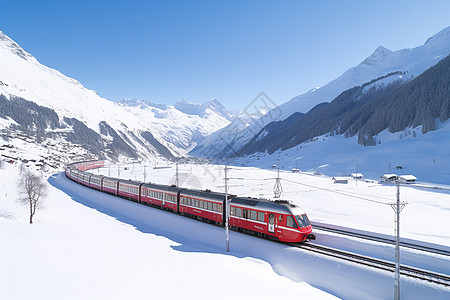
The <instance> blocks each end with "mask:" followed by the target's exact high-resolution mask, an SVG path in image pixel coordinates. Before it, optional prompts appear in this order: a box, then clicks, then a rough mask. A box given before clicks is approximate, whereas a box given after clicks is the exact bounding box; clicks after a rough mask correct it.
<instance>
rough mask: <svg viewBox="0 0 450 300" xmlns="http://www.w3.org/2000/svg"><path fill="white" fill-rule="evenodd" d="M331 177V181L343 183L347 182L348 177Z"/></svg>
mask: <svg viewBox="0 0 450 300" xmlns="http://www.w3.org/2000/svg"><path fill="white" fill-rule="evenodd" d="M331 179H332V180H333V183H343V184H347V183H348V177H333V178H331Z"/></svg>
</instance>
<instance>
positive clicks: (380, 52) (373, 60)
mask: <svg viewBox="0 0 450 300" xmlns="http://www.w3.org/2000/svg"><path fill="white" fill-rule="evenodd" d="M391 53H392V51H391V50H389V49H387V48H385V47H383V46H378V47H377V49H375V51H373V53H372V54H371V55H370V56H369V57H368V58H366V59H365V60H364V61H363V62H362V63H361V64H364V65H369V66H373V65H376V64H377V63H379V62H380V61H382V60H383V59H384V58H385V57H386V56H388V55H390V54H391Z"/></svg>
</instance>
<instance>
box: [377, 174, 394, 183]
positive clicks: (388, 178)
mask: <svg viewBox="0 0 450 300" xmlns="http://www.w3.org/2000/svg"><path fill="white" fill-rule="evenodd" d="M380 178H381V181H383V182H391V181H395V180H396V179H397V174H383V175H381V176H380Z"/></svg>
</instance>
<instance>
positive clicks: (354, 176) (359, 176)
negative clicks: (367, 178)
mask: <svg viewBox="0 0 450 300" xmlns="http://www.w3.org/2000/svg"><path fill="white" fill-rule="evenodd" d="M348 176H350V177H351V178H353V179H361V178H363V177H364V176H363V174H361V173H352V174H349V175H348Z"/></svg>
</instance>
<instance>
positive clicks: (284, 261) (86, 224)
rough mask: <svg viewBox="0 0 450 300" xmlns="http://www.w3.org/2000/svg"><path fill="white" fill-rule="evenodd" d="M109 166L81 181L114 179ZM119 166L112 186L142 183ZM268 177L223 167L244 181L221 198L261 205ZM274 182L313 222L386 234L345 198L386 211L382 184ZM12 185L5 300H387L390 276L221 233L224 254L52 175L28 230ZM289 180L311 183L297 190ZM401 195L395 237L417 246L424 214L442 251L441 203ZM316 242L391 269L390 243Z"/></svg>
mask: <svg viewBox="0 0 450 300" xmlns="http://www.w3.org/2000/svg"><path fill="white" fill-rule="evenodd" d="M117 167H118V165H111V166H109V167H106V168H103V169H102V170H93V171H92V172H93V173H94V174H100V173H108V172H111V175H112V176H114V173H116V172H117ZM119 167H120V173H121V177H122V178H131V179H141V178H142V177H143V175H144V174H143V166H138V165H135V166H133V165H128V166H126V167H127V170H125V165H119ZM161 167H162V166H159V168H157V169H152V168H150V167H149V166H147V168H146V173H147V174H146V176H147V180H148V179H149V178H150V179H151V181H152V182H157V183H164V184H167V183H170V182H171V181H173V180H174V170H175V167H174V166H168V168H161ZM179 169H180V182H181V183H182V185H183V186H186V187H189V186H192V187H196V188H214V189H215V190H220V189H221V188H222V189H223V187H221V184H222V183H221V182H222V181H223V180H222V178H223V171H222V170H223V169H222V166H215V165H180V166H179ZM274 176H275V171H274V170H262V169H257V168H237V167H234V168H232V169H231V170H230V177H232V178H245V179H246V181H245V182H239V181H238V180H237V179H235V180H234V181H231V182H230V186H231V188H230V192H231V193H238V194H239V195H244V194H246V195H254V196H258V195H262V196H266V197H267V196H270V194H271V193H272V191H271V190H272V187H273V184H274V180H273V177H274ZM281 176H282V178H283V179H284V180H283V181H282V183H283V188H284V191H285V193H284V194H283V199H289V200H292V201H293V202H295V203H297V204H300V205H301V206H302V208H304V209H305V210H306V212H307V213H308V216H309V218H310V219H311V220H312V221H316V222H318V221H322V222H326V223H335V224H341V225H342V226H349V227H352V228H359V229H368V230H369V231H380V232H385V233H391V232H392V228H393V222H392V216H393V213H392V211H390V207H385V206H384V205H380V204H376V203H370V202H367V201H359V200H357V198H353V197H346V196H345V194H348V195H353V196H355V195H360V196H361V195H367V194H371V195H372V196H373V197H378V198H381V197H385V198H387V199H384V200H382V201H387V202H388V201H390V199H389V197H390V196H392V194H393V192H394V191H393V189H394V188H393V187H392V186H385V185H375V186H374V184H369V183H366V182H358V186H357V187H356V186H346V187H342V188H341V189H340V190H339V191H340V192H342V193H343V194H341V195H340V196H337V195H336V194H335V193H330V191H331V190H335V189H336V187H335V185H333V184H332V183H331V179H330V178H326V177H324V176H313V175H310V174H306V173H287V172H286V173H282V175H281ZM265 178H272V179H270V180H265ZM17 180H18V175H17V168H16V167H15V166H12V165H7V166H6V167H5V169H3V170H0V182H1V184H2V192H1V193H0V223H1V224H0V239H1V240H2V241H8V242H7V243H6V244H4V245H2V248H1V249H0V254H1V255H0V258H1V260H0V265H1V268H0V270H1V271H0V291H1V292H0V296H1V297H2V298H5V299H23V298H33V299H55V298H64V299H81V298H82V299H105V298H109V299H124V298H126V299H142V298H149V297H150V298H157V299H160V298H164V299H175V298H176V299H179V298H180V297H185V298H194V297H195V298H200V299H203V298H211V295H213V297H214V298H217V299H249V298H250V299H269V298H275V297H292V295H298V294H301V295H302V296H303V297H304V298H307V299H334V298H335V297H339V298H343V299H391V298H392V293H393V292H392V291H393V274H391V273H387V272H383V271H376V270H374V269H371V268H367V267H362V266H358V265H355V264H351V263H347V262H345V261H342V260H337V259H331V258H327V257H325V256H321V255H316V254H312V253H309V252H307V251H304V250H300V249H297V248H293V247H290V246H286V245H282V244H277V243H273V242H270V241H266V240H263V239H259V238H256V237H252V236H249V235H244V234H239V233H236V232H231V234H230V241H231V243H230V245H231V252H230V253H229V254H227V253H226V252H225V251H224V250H225V241H224V238H225V234H224V229H223V228H220V227H217V226H212V225H209V224H205V223H202V222H198V221H196V220H192V219H188V218H184V217H181V216H178V215H175V214H172V213H169V212H165V211H162V210H158V209H155V208H151V207H146V206H143V205H140V204H137V203H134V202H130V201H126V200H124V199H121V198H117V197H114V196H111V195H107V194H104V193H100V192H97V191H95V190H91V189H88V188H85V187H82V186H80V185H78V184H76V183H74V182H72V181H70V180H68V179H67V178H65V176H64V174H63V173H59V174H54V175H52V176H51V177H50V178H49V179H48V182H49V184H50V186H49V196H48V197H47V199H46V202H45V208H44V209H42V210H40V211H38V212H37V214H36V216H35V224H33V225H29V224H27V220H28V219H27V218H28V216H27V208H26V207H23V206H21V205H19V204H18V203H17V202H16V199H17V197H18V195H17V191H16V184H17ZM288 180H291V181H300V182H304V183H305V184H308V185H310V186H308V187H306V186H304V187H299V186H298V185H297V184H294V183H289V181H288ZM239 183H241V184H239ZM313 185H317V186H320V187H322V189H323V190H318V189H317V187H313ZM328 190H330V191H328ZM4 193H7V195H5V194H4ZM300 195H302V196H300ZM304 195H308V198H306V197H305V196H304ZM333 195H334V196H333ZM402 195H404V197H405V198H408V201H409V202H410V204H409V205H408V207H407V208H406V209H405V210H404V212H403V213H402V233H404V234H405V236H408V237H413V238H414V237H416V238H420V239H422V237H424V235H423V232H419V233H418V230H420V229H421V228H422V227H423V226H418V225H417V224H416V223H417V222H416V220H417V216H418V215H420V219H421V221H423V222H426V221H428V217H429V216H432V217H433V218H434V219H435V224H432V223H430V224H428V226H429V227H427V228H426V231H427V232H430V231H432V232H433V238H432V239H431V240H432V241H434V242H442V243H441V244H442V245H449V244H450V241H449V240H450V237H449V236H448V231H447V230H446V229H445V228H441V230H440V231H436V232H435V229H437V228H438V223H439V222H442V221H443V220H446V217H447V214H446V211H447V209H448V208H449V207H450V203H449V201H448V199H449V196H448V195H447V194H440V193H435V192H432V191H428V190H418V189H414V188H408V189H407V188H404V189H402ZM378 200H380V199H378ZM437 204H439V205H437ZM375 208H378V209H375ZM359 214H362V216H359ZM368 216H369V217H368ZM374 216H376V218H374ZM411 217H412V218H413V219H414V220H411ZM440 226H441V227H445V226H442V223H441V224H440ZM316 234H317V235H318V240H317V241H316V242H317V243H320V244H325V245H333V246H336V247H341V248H345V249H348V248H349V249H351V250H352V251H357V252H359V253H365V254H370V255H374V256H375V257H382V258H384V259H388V260H393V249H392V247H391V246H386V245H379V244H377V245H374V243H370V242H362V241H359V240H356V239H352V238H343V237H339V236H333V235H332V234H328V233H323V232H319V231H317V232H316ZM402 262H403V263H405V262H406V263H410V264H412V265H418V266H422V267H427V268H430V269H433V270H435V271H441V272H444V273H446V274H450V266H449V262H448V260H442V257H440V256H437V255H423V254H422V253H414V252H411V251H408V250H403V252H402ZM24 285H26V288H24ZM368 287H370V288H368ZM401 288H402V296H403V297H405V298H407V299H423V298H432V299H445V298H446V297H447V296H448V293H449V292H450V291H449V289H445V288H442V287H438V286H435V285H430V284H427V283H424V282H420V281H416V280H413V279H409V278H404V277H402V278H401Z"/></svg>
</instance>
